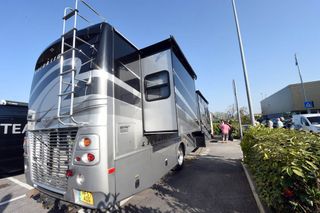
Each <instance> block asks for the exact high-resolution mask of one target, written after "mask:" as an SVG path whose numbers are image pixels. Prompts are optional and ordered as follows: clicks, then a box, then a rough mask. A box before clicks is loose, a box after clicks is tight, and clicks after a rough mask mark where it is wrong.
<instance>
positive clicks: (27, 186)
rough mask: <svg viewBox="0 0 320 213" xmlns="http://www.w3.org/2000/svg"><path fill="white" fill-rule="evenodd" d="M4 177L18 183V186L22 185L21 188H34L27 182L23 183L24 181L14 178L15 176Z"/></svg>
mask: <svg viewBox="0 0 320 213" xmlns="http://www.w3.org/2000/svg"><path fill="white" fill-rule="evenodd" d="M6 179H8V180H10V181H12V182H14V183H16V184H18V185H19V186H22V187H23V188H26V189H28V190H31V189H34V188H33V187H32V186H29V185H28V184H26V183H24V182H21V181H20V180H18V179H15V178H13V177H8V178H6Z"/></svg>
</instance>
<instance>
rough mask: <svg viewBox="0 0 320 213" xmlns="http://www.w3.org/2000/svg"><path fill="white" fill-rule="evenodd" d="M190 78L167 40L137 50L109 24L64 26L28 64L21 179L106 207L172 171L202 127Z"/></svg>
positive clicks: (41, 188)
mask: <svg viewBox="0 0 320 213" xmlns="http://www.w3.org/2000/svg"><path fill="white" fill-rule="evenodd" d="M71 13H73V14H70V15H68V14H66V16H65V17H64V18H65V19H67V18H70V16H72V15H77V14H76V13H77V11H74V10H72V11H71ZM195 79H196V74H195V72H194V70H193V69H192V67H191V66H190V64H189V63H188V61H187V59H186V58H185V56H184V54H183V53H182V51H181V49H180V48H179V46H178V44H177V43H176V41H175V39H174V38H173V37H170V38H169V39H166V40H164V41H161V42H159V43H156V44H153V45H151V46H148V47H146V48H143V49H138V48H136V47H135V46H134V45H133V44H132V43H130V42H129V41H128V40H127V39H126V38H125V37H123V36H122V35H121V34H120V33H119V32H118V31H117V30H116V29H115V28H114V27H112V26H111V25H109V24H108V23H100V24H96V25H93V26H90V27H87V28H85V29H82V30H76V29H75V28H73V29H72V30H71V31H70V32H65V33H64V34H63V36H62V37H61V39H59V40H57V41H55V42H53V43H52V44H51V45H50V46H49V47H48V48H47V49H46V50H45V51H44V52H43V53H42V54H41V55H40V57H39V59H38V61H37V63H36V66H35V72H34V77H33V82H32V88H31V92H30V102H29V112H28V132H27V133H28V134H27V143H26V147H25V153H26V155H25V174H26V177H27V182H28V183H29V184H30V185H32V186H34V187H35V188H36V189H38V190H39V191H40V192H41V193H43V194H45V195H47V196H49V197H52V198H55V199H57V200H62V201H67V202H70V203H73V204H76V205H79V206H84V207H88V208H94V209H96V208H98V209H106V208H108V206H110V204H112V203H114V202H118V201H120V200H123V199H124V198H127V197H129V196H131V195H133V194H135V193H137V192H139V191H141V190H143V189H145V188H147V187H150V186H151V185H152V184H154V183H155V182H156V181H157V180H158V179H159V178H160V177H162V176H163V175H164V174H166V173H167V172H168V171H170V170H171V169H173V168H177V169H179V168H181V167H182V166H183V161H184V156H185V155H186V154H188V153H190V152H191V151H192V150H194V149H195V147H196V140H197V137H199V135H200V136H201V135H202V136H203V135H207V134H208V133H204V132H203V129H204V128H203V127H202V126H201V122H200V120H201V118H200V113H199V112H200V111H199V105H198V101H197V95H196V92H195V91H196V90H195ZM202 116H204V115H202ZM202 138H203V139H204V138H205V137H202Z"/></svg>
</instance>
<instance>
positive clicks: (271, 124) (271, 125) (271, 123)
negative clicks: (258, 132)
mask: <svg viewBox="0 0 320 213" xmlns="http://www.w3.org/2000/svg"><path fill="white" fill-rule="evenodd" d="M267 125H268V127H269V128H270V129H272V128H273V122H272V120H270V119H269V120H268V121H267Z"/></svg>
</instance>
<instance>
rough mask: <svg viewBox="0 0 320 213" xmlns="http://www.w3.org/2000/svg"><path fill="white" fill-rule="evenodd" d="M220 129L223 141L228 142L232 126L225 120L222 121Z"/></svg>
mask: <svg viewBox="0 0 320 213" xmlns="http://www.w3.org/2000/svg"><path fill="white" fill-rule="evenodd" d="M220 130H221V133H222V141H223V142H226V141H227V140H228V135H229V130H230V127H229V126H228V125H227V124H226V123H225V122H224V121H222V122H221V125H220Z"/></svg>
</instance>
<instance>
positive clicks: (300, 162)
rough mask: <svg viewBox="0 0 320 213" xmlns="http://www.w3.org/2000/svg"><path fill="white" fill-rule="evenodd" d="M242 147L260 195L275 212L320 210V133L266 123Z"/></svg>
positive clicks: (247, 133) (247, 136)
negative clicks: (277, 126) (288, 128)
mask: <svg viewBox="0 0 320 213" xmlns="http://www.w3.org/2000/svg"><path fill="white" fill-rule="evenodd" d="M241 148H242V151H243V155H244V162H245V164H247V165H248V167H249V170H250V172H251V173H252V175H253V177H254V180H255V182H256V185H257V189H258V193H259V196H260V198H261V199H262V200H263V201H264V202H265V203H266V204H267V205H268V206H269V207H270V208H271V209H273V210H274V211H275V212H320V173H319V168H320V136H319V135H316V134H311V133H306V132H299V131H293V130H286V129H269V128H265V127H255V128H253V127H252V128H250V129H249V130H248V131H246V133H245V136H244V139H243V141H242V142H241Z"/></svg>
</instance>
